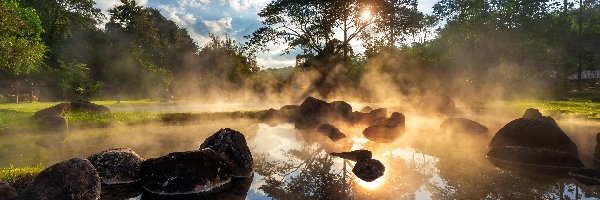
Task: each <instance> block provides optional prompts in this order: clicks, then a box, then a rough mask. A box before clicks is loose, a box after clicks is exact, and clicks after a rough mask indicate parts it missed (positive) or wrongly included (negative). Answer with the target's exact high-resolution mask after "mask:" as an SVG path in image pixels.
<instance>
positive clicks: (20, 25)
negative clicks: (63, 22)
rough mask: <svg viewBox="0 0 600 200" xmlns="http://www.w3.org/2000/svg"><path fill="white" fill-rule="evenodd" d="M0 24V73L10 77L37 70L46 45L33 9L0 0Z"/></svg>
mask: <svg viewBox="0 0 600 200" xmlns="http://www.w3.org/2000/svg"><path fill="white" fill-rule="evenodd" d="M0 24H1V26H0V52H2V53H0V73H2V74H4V75H7V76H9V77H10V76H18V75H25V74H28V73H30V72H32V71H35V70H37V69H38V67H39V66H40V64H41V63H42V62H43V59H44V52H45V51H46V46H45V45H44V44H43V43H42V40H41V37H40V35H41V33H42V32H43V29H42V27H41V25H40V19H39V17H38V15H37V14H36V12H35V10H33V9H31V8H24V7H22V6H20V5H19V3H17V2H16V1H14V0H0Z"/></svg>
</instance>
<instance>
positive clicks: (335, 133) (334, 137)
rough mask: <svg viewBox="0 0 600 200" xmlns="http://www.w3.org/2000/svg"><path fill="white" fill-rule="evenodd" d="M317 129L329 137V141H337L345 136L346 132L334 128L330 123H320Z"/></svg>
mask: <svg viewBox="0 0 600 200" xmlns="http://www.w3.org/2000/svg"><path fill="white" fill-rule="evenodd" d="M317 131H319V132H320V133H322V134H324V135H325V136H327V137H329V139H331V141H334V142H337V141H339V140H341V139H344V138H345V137H346V134H344V133H342V132H341V131H340V129H338V128H336V127H335V126H333V125H331V124H321V125H320V126H319V128H317Z"/></svg>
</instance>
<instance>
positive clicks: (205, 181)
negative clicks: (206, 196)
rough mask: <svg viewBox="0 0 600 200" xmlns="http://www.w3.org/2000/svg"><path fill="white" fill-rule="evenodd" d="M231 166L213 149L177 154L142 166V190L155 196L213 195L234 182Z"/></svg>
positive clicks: (149, 161) (171, 154)
mask: <svg viewBox="0 0 600 200" xmlns="http://www.w3.org/2000/svg"><path fill="white" fill-rule="evenodd" d="M229 164H230V163H228V162H227V161H226V160H225V159H223V157H222V156H221V155H220V154H218V153H216V152H215V151H213V150H211V149H203V150H199V151H188V152H174V153H169V154H168V155H165V156H162V157H158V158H150V159H146V160H145V161H143V162H142V164H141V165H140V178H141V179H142V183H143V188H144V189H145V190H146V191H148V192H150V193H154V194H161V195H175V194H193V193H205V192H213V191H215V190H217V189H220V188H222V187H223V186H225V185H227V184H228V183H229V182H230V181H231V176H230V173H231V172H230V170H229Z"/></svg>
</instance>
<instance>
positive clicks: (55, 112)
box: [33, 103, 71, 118]
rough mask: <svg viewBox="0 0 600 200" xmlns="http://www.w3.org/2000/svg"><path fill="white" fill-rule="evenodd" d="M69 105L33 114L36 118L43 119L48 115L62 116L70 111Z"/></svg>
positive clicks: (56, 106)
mask: <svg viewBox="0 0 600 200" xmlns="http://www.w3.org/2000/svg"><path fill="white" fill-rule="evenodd" d="M70 105H71V104H69V103H60V104H57V105H54V106H52V107H49V108H44V109H41V110H39V111H37V112H35V113H34V114H33V117H34V118H42V117H43V116H47V115H62V114H64V113H66V112H69V111H70Z"/></svg>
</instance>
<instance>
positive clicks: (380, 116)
mask: <svg viewBox="0 0 600 200" xmlns="http://www.w3.org/2000/svg"><path fill="white" fill-rule="evenodd" d="M369 118H370V119H369V123H371V124H378V123H380V122H382V121H385V119H386V118H387V108H378V109H375V110H372V111H371V112H369Z"/></svg>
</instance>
